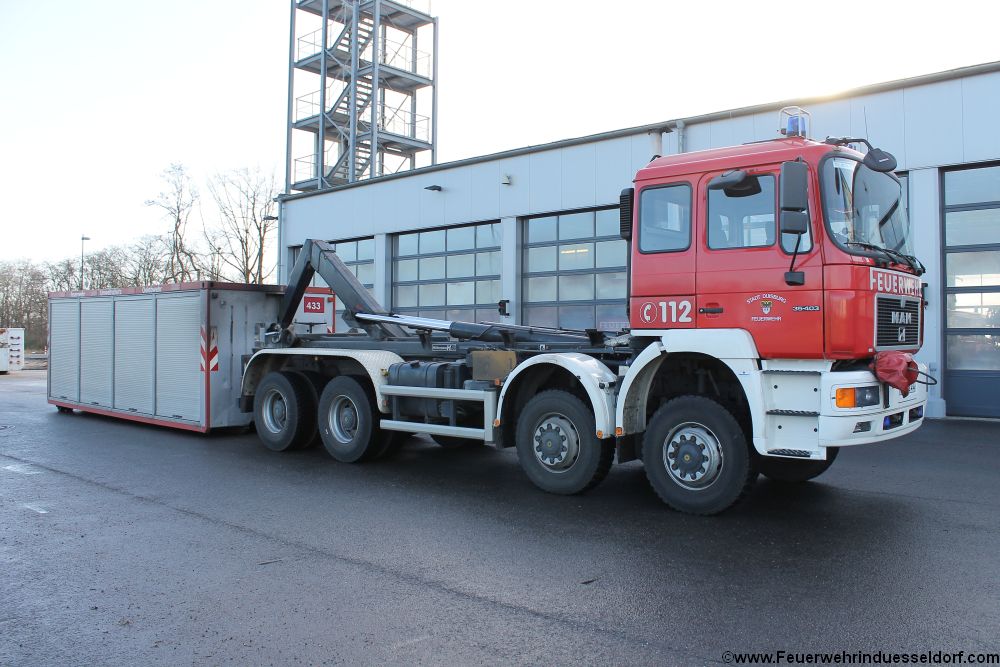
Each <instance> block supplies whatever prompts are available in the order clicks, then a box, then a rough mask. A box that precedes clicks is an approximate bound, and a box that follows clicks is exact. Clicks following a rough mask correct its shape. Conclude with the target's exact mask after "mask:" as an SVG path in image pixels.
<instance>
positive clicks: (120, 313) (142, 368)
mask: <svg viewBox="0 0 1000 667" xmlns="http://www.w3.org/2000/svg"><path fill="white" fill-rule="evenodd" d="M154 317H155V312H154V310H153V299H152V298H142V299H121V300H118V301H116V302H115V407H116V408H118V409H119V410H127V411H129V412H138V413H141V414H147V415H151V414H153V368H154V358H153V354H154V341H153V335H154V332H155V329H154Z"/></svg>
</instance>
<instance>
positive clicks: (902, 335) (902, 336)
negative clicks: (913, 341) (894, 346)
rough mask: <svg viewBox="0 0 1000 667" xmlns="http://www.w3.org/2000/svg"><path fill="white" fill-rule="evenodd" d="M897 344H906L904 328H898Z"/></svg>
mask: <svg viewBox="0 0 1000 667" xmlns="http://www.w3.org/2000/svg"><path fill="white" fill-rule="evenodd" d="M899 342H900V343H905V342H906V327H899Z"/></svg>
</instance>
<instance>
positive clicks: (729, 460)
mask: <svg viewBox="0 0 1000 667" xmlns="http://www.w3.org/2000/svg"><path fill="white" fill-rule="evenodd" d="M685 457H689V458H685ZM699 457H700V458H701V460H698V458H699ZM642 461H643V466H644V467H645V469H646V477H647V478H648V479H649V483H650V484H651V485H652V487H653V490H654V491H656V494H657V495H658V496H659V497H660V499H661V500H662V501H663V502H665V503H666V504H667V505H669V506H670V507H672V508H673V509H675V510H677V511H679V512H686V513H688V514H701V515H709V514H718V513H719V512H722V511H724V510H726V509H728V508H730V507H732V506H733V505H735V504H736V503H737V502H739V500H740V499H742V498H743V496H744V495H746V492H747V491H748V490H749V489H750V486H751V484H753V481H754V479H755V478H756V476H757V472H756V469H755V467H754V459H753V457H752V456H751V453H750V448H749V446H748V445H747V440H746V436H745V435H744V433H743V429H741V428H740V425H739V423H737V421H736V418H735V417H733V415H732V413H730V412H729V411H728V410H727V409H726V408H724V407H722V406H721V405H720V404H718V403H716V402H715V401H713V400H711V399H709V398H705V397H703V396H681V397H679V398H675V399H673V400H671V401H669V402H668V403H666V404H665V405H663V406H662V407H661V408H660V409H659V410H657V411H656V414H654V415H653V418H652V419H651V420H650V422H649V425H648V426H647V428H646V435H645V436H644V437H643V441H642ZM668 462H669V463H668ZM685 462H686V463H685Z"/></svg>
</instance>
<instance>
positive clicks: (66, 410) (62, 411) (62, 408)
mask: <svg viewBox="0 0 1000 667" xmlns="http://www.w3.org/2000/svg"><path fill="white" fill-rule="evenodd" d="M56 410H58V411H59V414H61V415H71V414H73V408H67V407H66V406H65V405H57V406H56Z"/></svg>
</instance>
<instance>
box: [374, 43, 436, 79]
mask: <svg viewBox="0 0 1000 667" xmlns="http://www.w3.org/2000/svg"><path fill="white" fill-rule="evenodd" d="M380 62H381V63H382V64H383V65H388V66H389V67H395V68H396V69H401V70H403V71H404V72H412V73H413V74H419V75H420V76H422V77H425V78H428V79H429V78H431V74H432V70H433V64H432V62H431V54H430V53H428V52H426V51H420V50H419V49H418V50H417V52H416V54H414V53H413V46H412V45H411V44H410V42H409V40H406V41H403V42H397V41H394V40H390V39H387V40H385V42H383V44H382V58H381V59H380Z"/></svg>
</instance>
